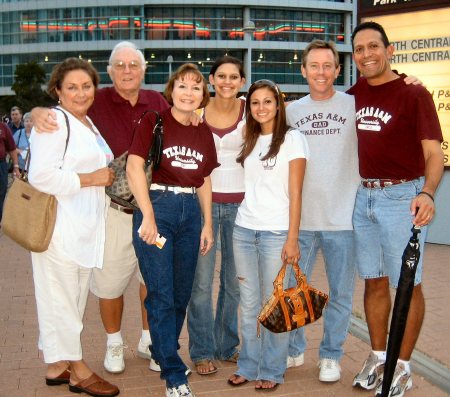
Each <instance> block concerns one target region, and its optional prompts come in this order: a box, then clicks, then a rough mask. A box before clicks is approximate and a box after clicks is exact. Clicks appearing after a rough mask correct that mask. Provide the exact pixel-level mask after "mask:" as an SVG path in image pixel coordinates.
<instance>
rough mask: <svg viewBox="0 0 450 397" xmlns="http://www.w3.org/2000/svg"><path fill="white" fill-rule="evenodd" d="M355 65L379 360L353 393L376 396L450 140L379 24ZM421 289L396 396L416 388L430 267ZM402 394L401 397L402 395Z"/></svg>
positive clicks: (360, 217)
mask: <svg viewBox="0 0 450 397" xmlns="http://www.w3.org/2000/svg"><path fill="white" fill-rule="evenodd" d="M352 44H353V59H354V61H355V63H356V66H357V67H358V70H359V71H360V72H361V74H362V75H363V76H364V77H365V79H359V80H358V82H357V83H356V84H355V85H354V86H353V87H352V88H351V89H350V90H349V93H350V94H353V95H355V103H356V128H357V134H358V154H359V164H360V166H359V170H360V175H361V177H362V178H363V179H362V182H361V186H360V187H359V189H358V193H357V197H356V203H355V210H354V214H353V224H354V230H355V247H356V253H355V254H356V262H357V266H358V269H359V274H360V277H361V278H363V279H365V293H364V308H365V314H366V319H367V324H368V327H369V334H370V341H371V346H372V352H371V353H370V355H369V358H368V359H367V360H366V361H365V363H364V366H363V368H362V370H361V371H360V372H359V373H358V374H357V375H356V377H355V379H354V381H353V386H359V387H362V388H364V389H369V390H370V389H374V388H375V387H376V388H377V390H376V395H377V396H378V395H381V385H382V382H381V379H382V375H383V369H384V362H385V360H386V344H387V329H388V321H389V313H390V308H391V299H390V293H389V286H391V287H394V288H396V287H397V285H398V279H399V275H400V268H401V264H402V253H403V250H404V247H405V246H406V244H407V242H408V240H409V237H410V235H411V231H410V230H411V227H412V226H413V224H414V225H417V226H421V227H422V233H421V247H422V255H421V261H422V258H423V246H424V241H425V235H426V225H428V224H429V222H430V221H431V220H432V219H433V216H434V212H435V208H434V193H435V191H436V189H437V187H438V185H439V182H440V180H441V177H442V173H443V168H444V157H443V152H442V149H441V146H440V142H441V141H442V132H441V128H440V125H439V120H438V117H437V113H436V109H435V106H434V103H433V100H432V98H431V95H430V93H429V92H428V91H427V90H426V89H425V88H423V87H422V86H417V85H406V84H405V83H404V81H403V78H402V77H401V76H399V75H398V74H396V73H394V72H393V71H392V70H391V68H390V64H389V61H390V58H391V57H392V54H393V51H394V48H393V46H392V45H391V44H390V43H389V40H388V38H387V36H386V33H385V31H384V29H383V28H382V27H381V26H380V25H379V24H377V23H375V22H365V23H362V24H360V25H359V26H357V27H356V28H355V30H354V32H353V34H352ZM421 261H420V262H419V264H418V267H417V272H416V278H415V282H414V285H415V287H414V290H413V295H412V301H411V307H410V310H409V315H408V320H407V323H406V331H405V335H404V338H403V342H402V345H401V347H400V358H399V360H398V362H397V366H396V369H395V375H394V379H393V381H392V384H391V388H390V392H389V396H392V395H395V396H403V394H404V393H405V391H406V390H408V389H410V388H411V387H412V379H411V372H410V365H409V360H410V357H411V354H412V351H413V349H414V345H415V343H416V340H417V338H418V336H419V332H420V328H421V325H422V321H423V317H424V312H425V303H424V297H423V293H422V289H421V274H422V262H421ZM394 393H395V394H394Z"/></svg>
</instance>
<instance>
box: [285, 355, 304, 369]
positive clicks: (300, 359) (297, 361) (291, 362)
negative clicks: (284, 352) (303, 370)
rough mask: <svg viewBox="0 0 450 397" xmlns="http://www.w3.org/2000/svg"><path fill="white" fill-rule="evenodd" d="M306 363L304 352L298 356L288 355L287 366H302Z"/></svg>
mask: <svg viewBox="0 0 450 397" xmlns="http://www.w3.org/2000/svg"><path fill="white" fill-rule="evenodd" d="M304 363H305V355H304V354H303V353H302V354H299V355H298V356H296V357H292V356H288V358H287V362H286V368H293V367H300V365H303V364H304Z"/></svg>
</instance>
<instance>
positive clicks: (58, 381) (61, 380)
mask: <svg viewBox="0 0 450 397" xmlns="http://www.w3.org/2000/svg"><path fill="white" fill-rule="evenodd" d="M69 380H70V370H69V369H65V370H64V371H63V372H61V373H60V374H59V375H58V376H57V377H56V378H48V377H47V376H46V377H45V383H46V384H47V386H59V385H64V384H67V383H69Z"/></svg>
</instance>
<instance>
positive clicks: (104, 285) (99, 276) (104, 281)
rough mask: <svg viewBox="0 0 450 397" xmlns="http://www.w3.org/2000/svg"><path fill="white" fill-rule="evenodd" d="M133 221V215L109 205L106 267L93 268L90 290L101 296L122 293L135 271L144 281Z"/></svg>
mask: <svg viewBox="0 0 450 397" xmlns="http://www.w3.org/2000/svg"><path fill="white" fill-rule="evenodd" d="M132 221H133V215H131V214H125V213H124V212H120V211H118V210H116V209H113V208H111V207H109V208H108V216H107V218H106V238H105V255H104V259H103V268H102V269H93V272H92V279H91V292H92V293H93V294H94V295H96V296H97V297H99V298H103V299H115V298H118V297H119V296H122V295H123V293H124V292H125V289H126V288H127V286H128V284H129V282H130V280H131V277H132V276H133V274H134V273H136V276H137V278H138V280H139V282H141V283H142V284H144V279H143V278H142V275H141V272H140V271H139V266H138V261H137V258H136V254H135V253H134V247H133V240H132V232H133V229H132V224H133V222H132Z"/></svg>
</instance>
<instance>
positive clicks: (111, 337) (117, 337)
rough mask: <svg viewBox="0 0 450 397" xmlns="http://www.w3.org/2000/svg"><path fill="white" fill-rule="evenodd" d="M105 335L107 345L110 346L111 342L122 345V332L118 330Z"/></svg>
mask: <svg viewBox="0 0 450 397" xmlns="http://www.w3.org/2000/svg"><path fill="white" fill-rule="evenodd" d="M106 336H107V337H108V340H107V341H106V345H107V346H111V345H112V344H113V343H118V344H121V345H123V339H122V333H121V332H120V331H119V332H115V333H113V334H106Z"/></svg>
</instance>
